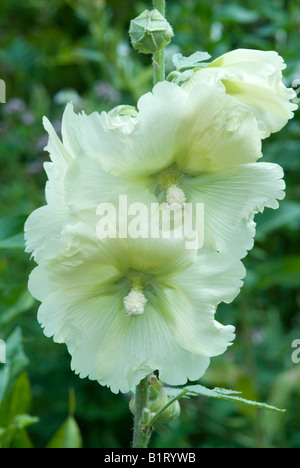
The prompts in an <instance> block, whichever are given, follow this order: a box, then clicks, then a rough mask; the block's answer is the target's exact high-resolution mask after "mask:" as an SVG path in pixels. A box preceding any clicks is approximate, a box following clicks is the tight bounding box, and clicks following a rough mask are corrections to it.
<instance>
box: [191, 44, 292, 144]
mask: <svg viewBox="0 0 300 468" xmlns="http://www.w3.org/2000/svg"><path fill="white" fill-rule="evenodd" d="M285 68H286V64H285V63H284V60H283V58H282V57H280V56H279V55H278V54H277V52H273V51H271V52H263V51H260V50H248V49H238V50H234V51H232V52H229V53H227V54H224V55H222V56H221V57H219V58H218V59H216V60H214V61H213V62H212V63H210V64H209V65H208V66H207V67H206V68H203V69H201V70H199V69H195V71H194V73H193V74H192V76H191V78H190V79H188V81H187V82H186V84H185V85H184V89H186V90H188V91H190V90H192V89H193V88H194V87H195V86H198V85H199V84H200V83H202V82H206V83H214V84H220V83H223V85H224V86H225V89H226V92H227V93H228V94H229V95H230V96H232V97H233V98H234V99H235V100H236V103H237V104H238V105H239V106H241V107H243V108H244V109H245V110H248V111H250V112H252V113H254V115H255V117H256V119H257V123H258V126H259V130H260V132H261V137H262V138H266V137H268V136H270V134H271V133H274V132H278V131H280V130H281V129H282V128H283V127H284V126H285V125H286V123H287V122H288V120H289V119H291V118H292V117H293V115H294V114H293V111H294V110H296V109H297V107H298V106H297V105H296V104H294V103H292V102H290V101H291V100H292V99H293V98H294V97H295V96H296V94H295V91H294V90H293V89H292V88H286V87H285V85H284V84H283V82H282V70H284V69H285Z"/></svg>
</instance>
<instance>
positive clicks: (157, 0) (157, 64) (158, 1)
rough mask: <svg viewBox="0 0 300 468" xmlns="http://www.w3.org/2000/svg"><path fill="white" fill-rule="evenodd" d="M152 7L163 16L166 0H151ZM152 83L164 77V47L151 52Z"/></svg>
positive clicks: (162, 79)
mask: <svg viewBox="0 0 300 468" xmlns="http://www.w3.org/2000/svg"><path fill="white" fill-rule="evenodd" d="M153 7H154V8H155V9H156V10H158V11H159V13H161V15H162V16H164V17H165V14H166V1H165V0H153ZM152 60H153V84H154V85H156V84H157V83H159V82H160V81H164V80H165V77H166V72H165V49H164V47H162V48H161V49H160V50H158V51H157V52H155V53H154V54H153V59H152Z"/></svg>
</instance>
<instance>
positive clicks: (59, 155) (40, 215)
mask: <svg viewBox="0 0 300 468" xmlns="http://www.w3.org/2000/svg"><path fill="white" fill-rule="evenodd" d="M78 118H79V117H78V116H77V115H76V114H75V113H74V112H73V107H72V105H68V106H67V107H66V110H65V112H64V115H63V120H62V136H63V142H61V141H60V139H59V138H58V136H57V134H56V132H55V130H54V128H53V126H52V125H51V123H50V122H49V120H48V119H46V118H44V120H43V122H44V127H45V130H46V131H47V132H48V134H49V141H48V145H47V146H46V148H45V149H46V150H47V151H49V153H50V158H51V162H46V163H45V164H44V168H45V171H46V173H47V176H48V182H47V184H46V202H47V204H46V205H45V206H43V207H41V208H39V209H37V210H35V211H34V212H33V213H32V214H31V215H30V216H29V218H28V219H27V221H26V224H25V240H26V252H33V256H34V258H35V260H36V261H37V262H38V261H40V259H41V256H42V253H43V251H44V247H45V245H46V243H47V241H48V240H49V239H51V238H59V237H60V235H61V232H62V229H63V225H64V222H65V219H66V217H67V216H68V214H69V209H68V207H67V205H66V202H65V193H64V179H65V175H66V171H67V168H68V166H69V165H70V164H71V163H72V161H73V160H74V159H75V158H76V156H77V155H78V153H79V151H80V150H79V147H78V145H76V140H75V139H74V133H73V132H74V130H73V127H74V126H73V123H74V121H75V120H76V119H78Z"/></svg>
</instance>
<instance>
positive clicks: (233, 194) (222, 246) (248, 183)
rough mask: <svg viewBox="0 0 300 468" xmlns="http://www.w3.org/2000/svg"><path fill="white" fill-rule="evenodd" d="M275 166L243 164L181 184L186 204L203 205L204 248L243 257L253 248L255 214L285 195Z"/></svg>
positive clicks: (277, 167) (280, 176) (272, 206)
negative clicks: (191, 202) (189, 202)
mask: <svg viewBox="0 0 300 468" xmlns="http://www.w3.org/2000/svg"><path fill="white" fill-rule="evenodd" d="M282 177H283V171H282V169H281V167H280V166H278V165H277V164H271V163H254V164H245V165H244V164H242V165H240V166H236V167H232V168H229V169H227V170H222V171H217V172H212V173H207V174H203V176H199V177H197V178H194V179H189V180H188V179H187V180H185V181H184V185H183V189H184V191H185V193H186V194H187V196H188V200H189V201H193V202H195V203H204V223H205V239H204V242H205V245H206V246H209V247H211V248H212V249H216V250H218V251H222V252H231V253H232V254H234V255H237V256H238V257H239V258H243V257H244V256H245V255H246V253H247V251H248V250H249V249H251V248H252V247H253V237H254V234H255V224H254V222H253V218H254V215H255V214H256V213H258V212H262V211H263V210H264V208H265V207H268V208H273V209H277V208H278V206H279V204H278V201H277V200H282V199H283V198H284V196H285V194H284V191H283V190H284V188H285V183H284V181H283V180H282Z"/></svg>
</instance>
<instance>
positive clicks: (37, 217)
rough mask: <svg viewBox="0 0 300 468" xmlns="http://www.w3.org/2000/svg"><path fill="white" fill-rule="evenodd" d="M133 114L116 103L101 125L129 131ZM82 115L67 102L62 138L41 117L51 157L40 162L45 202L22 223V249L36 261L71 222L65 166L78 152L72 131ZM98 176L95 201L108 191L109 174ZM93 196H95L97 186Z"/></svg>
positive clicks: (126, 107)
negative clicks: (44, 177) (99, 183)
mask: <svg viewBox="0 0 300 468" xmlns="http://www.w3.org/2000/svg"><path fill="white" fill-rule="evenodd" d="M135 115H136V113H135V110H134V108H132V107H130V106H119V107H117V108H116V109H113V110H112V111H110V112H109V113H103V115H102V123H103V128H106V129H107V130H109V129H114V128H118V129H119V130H120V131H121V132H124V134H127V133H131V131H132V130H133V128H134V126H135V120H136V119H135ZM82 118H83V115H77V114H75V113H74V110H73V106H72V104H68V105H67V107H66V110H65V112H64V114H63V119H62V128H61V132H62V141H61V140H60V139H59V137H58V136H57V134H56V132H55V130H54V128H53V126H52V125H51V123H50V122H49V120H48V119H47V118H46V117H45V118H44V119H43V123H44V127H45V130H46V131H47V132H48V134H49V140H48V144H47V146H46V148H45V149H46V150H47V151H48V152H49V154H50V159H51V162H46V163H44V169H45V171H46V174H47V176H48V182H47V184H46V202H47V204H46V205H45V206H43V207H41V208H38V209H37V210H35V211H34V212H33V213H32V214H31V215H30V216H29V218H28V219H27V221H26V224H25V240H26V252H27V253H31V252H32V253H33V257H34V259H35V260H36V261H37V262H39V261H40V260H41V257H42V255H43V252H44V249H45V245H46V244H47V242H48V241H49V240H51V239H53V238H54V239H59V238H60V236H61V234H62V232H63V229H64V226H65V224H66V223H72V222H73V221H72V214H71V210H70V205H69V204H68V202H67V200H66V189H65V178H66V174H67V170H68V168H69V166H70V165H71V164H72V162H73V161H74V160H75V159H76V158H77V157H78V156H79V155H80V154H81V152H82V150H81V148H80V146H79V144H78V143H77V140H76V131H77V128H78V126H79V121H80V119H82ZM98 175H99V173H98ZM101 176H102V181H103V190H102V192H101V194H100V195H101V198H100V199H98V201H97V203H99V202H101V201H104V200H105V199H106V197H107V196H108V194H111V192H112V190H111V191H110V190H109V188H111V185H112V182H111V179H112V177H111V176H109V174H107V173H102V174H101ZM113 179H114V180H115V178H113ZM104 181H105V183H104ZM122 187H124V190H125V189H126V188H127V187H128V184H126V185H124V184H123V186H122V185H120V186H119V188H121V189H122ZM75 192H76V188H75ZM97 196H99V190H98V191H97Z"/></svg>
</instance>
